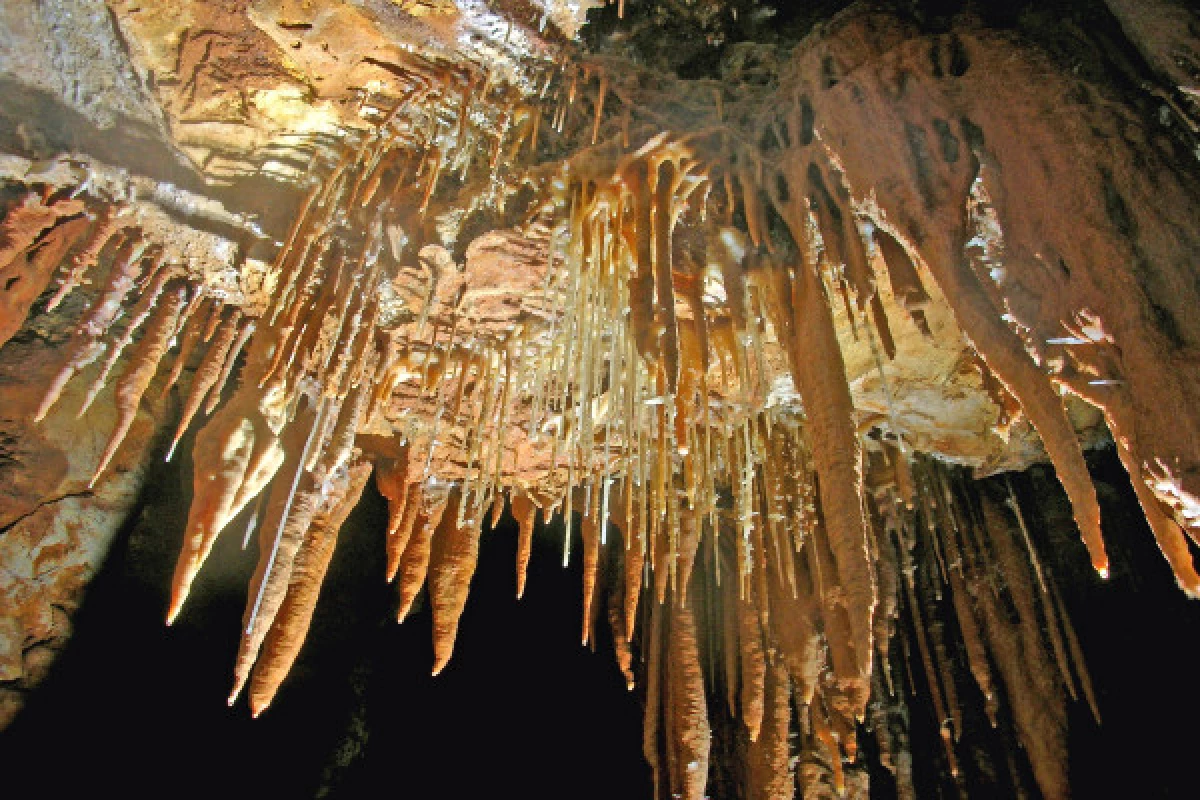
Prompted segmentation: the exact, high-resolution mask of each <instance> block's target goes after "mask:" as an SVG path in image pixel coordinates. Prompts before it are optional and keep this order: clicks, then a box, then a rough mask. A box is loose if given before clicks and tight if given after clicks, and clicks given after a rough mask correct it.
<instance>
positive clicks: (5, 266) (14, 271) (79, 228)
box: [0, 205, 89, 347]
mask: <svg viewBox="0 0 1200 800" xmlns="http://www.w3.org/2000/svg"><path fill="white" fill-rule="evenodd" d="M51 208H52V209H53V214H54V218H55V219H58V216H57V215H58V212H59V211H60V210H66V209H65V208H59V206H58V205H55V206H52V207H51ZM15 213H16V212H15V211H9V212H8V215H7V216H6V217H5V218H4V223H3V224H4V225H5V226H6V228H7V227H10V226H11V227H23V226H24V224H25V223H24V222H20V221H13V222H10V220H9V218H10V217H12V216H13V215H14V214H15ZM37 216H39V217H40V216H41V215H40V214H39V215H37ZM45 221H46V219H45V218H42V219H39V220H38V221H37V222H36V223H35V224H34V225H33V226H31V227H32V228H37V227H41V225H42V223H43V222H45ZM88 225H89V223H88V220H87V218H86V217H82V216H80V217H73V218H70V219H66V220H63V221H61V222H58V223H57V224H55V225H54V226H53V227H51V228H49V230H46V229H45V228H42V230H41V231H39V233H38V236H40V237H41V238H40V239H38V240H37V242H36V244H35V243H34V242H33V239H30V240H29V244H25V245H24V246H21V247H19V248H18V245H21V244H22V243H23V242H25V240H26V239H27V238H28V233H29V232H31V231H27V232H24V233H13V232H9V233H0V237H3V238H0V242H8V245H7V246H6V245H4V244H0V287H3V289H2V290H0V347H3V346H4V344H5V343H6V342H8V341H9V340H10V339H12V338H13V336H15V335H16V333H17V331H19V330H20V329H21V326H22V324H24V322H25V319H26V317H28V316H29V311H30V309H31V308H32V307H33V304H34V301H36V300H37V298H38V297H39V296H40V295H41V294H42V292H44V291H45V290H46V287H47V286H49V285H50V279H51V278H52V277H53V276H54V270H56V269H57V268H58V265H59V264H60V263H62V260H63V257H64V256H66V254H67V252H68V251H69V250H70V249H71V248H72V247H73V246H74V245H75V244H76V242H78V241H79V239H80V238H81V237H82V236H84V234H85V233H86V232H87V229H88ZM35 238H36V237H35ZM6 253H7V255H5V254H6Z"/></svg>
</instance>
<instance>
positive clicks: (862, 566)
mask: <svg viewBox="0 0 1200 800" xmlns="http://www.w3.org/2000/svg"><path fill="white" fill-rule="evenodd" d="M796 281H797V284H796V285H794V286H793V289H792V294H793V301H792V302H793V308H794V313H795V315H796V331H797V339H798V340H800V341H804V342H805V343H806V346H807V347H810V348H812V350H813V352H815V356H813V357H810V356H808V355H807V354H806V355H804V356H802V357H798V358H796V359H795V360H794V361H793V364H792V371H793V374H794V375H795V378H796V384H797V386H798V387H799V389H800V396H801V397H802V398H803V400H804V407H805V411H806V413H807V415H808V425H807V426H806V432H807V434H808V438H809V442H810V446H811V448H812V453H813V461H814V463H815V464H816V468H817V474H818V475H819V476H820V497H821V508H822V511H823V514H824V518H825V521H826V526H827V530H828V536H829V543H830V547H831V549H832V550H833V553H834V558H835V561H836V563H837V572H838V577H839V578H840V579H841V584H842V590H843V592H844V594H845V597H846V610H847V612H848V613H849V615H850V626H851V629H852V631H853V644H854V649H855V652H856V654H857V658H858V673H859V677H860V678H861V679H862V680H863V682H866V680H867V678H868V676H869V674H870V670H871V654H872V652H873V649H872V646H871V615H872V613H873V612H874V608H875V586H874V582H873V580H872V577H871V570H870V563H869V560H868V555H867V543H866V538H867V525H866V520H865V518H864V517H863V511H862V464H861V460H862V456H861V453H860V449H859V442H858V437H857V435H856V434H855V430H854V420H853V416H852V415H853V401H852V400H851V398H850V389H849V387H848V386H847V384H846V371H845V366H844V364H843V362H842V356H841V350H840V349H839V347H838V343H837V336H836V333H835V332H834V328H833V319H832V316H831V314H830V310H829V302H828V298H827V297H826V295H825V290H824V288H823V287H822V286H821V282H820V280H819V279H818V277H817V274H816V272H815V268H814V267H813V266H810V265H801V266H800V267H799V268H798V270H797V275H796Z"/></svg>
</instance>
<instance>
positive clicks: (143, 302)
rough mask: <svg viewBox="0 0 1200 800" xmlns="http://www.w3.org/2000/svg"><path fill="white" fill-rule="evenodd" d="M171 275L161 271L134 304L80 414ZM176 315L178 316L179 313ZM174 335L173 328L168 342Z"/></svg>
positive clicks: (103, 384)
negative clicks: (127, 321)
mask: <svg viewBox="0 0 1200 800" xmlns="http://www.w3.org/2000/svg"><path fill="white" fill-rule="evenodd" d="M170 277H171V276H170V275H168V274H167V273H165V272H160V273H159V275H158V277H157V278H156V279H155V280H154V282H153V284H151V285H150V286H149V287H147V288H146V289H145V290H144V291H143V294H142V296H141V297H140V298H138V301H137V304H136V305H134V307H133V310H132V311H131V312H130V313H129V324H128V325H126V326H125V331H124V332H123V333H122V334H121V338H120V339H118V340H117V342H116V343H115V344H113V345H112V346H111V347H109V348H108V357H107V358H106V359H105V360H104V366H102V367H101V368H100V374H99V375H97V376H96V379H95V380H94V381H92V385H91V387H90V388H89V389H88V392H87V395H86V396H85V397H84V399H83V404H82V405H81V406H80V408H79V416H81V417H82V416H83V415H84V413H85V412H86V411H87V410H88V408H89V407H90V406H91V404H92V402H93V401H94V400H95V399H96V395H98V394H99V393H100V391H101V390H102V389H103V388H104V386H105V384H106V383H107V382H108V375H109V373H110V372H111V371H112V368H113V367H114V366H116V363H117V361H118V359H120V357H121V354H122V353H124V352H125V348H126V347H128V346H129V343H130V342H132V341H133V335H134V333H136V332H137V330H138V329H139V328H140V327H141V326H142V323H143V322H145V321H146V319H147V318H148V317H149V316H150V312H151V310H153V308H154V305H155V303H157V302H158V296H159V294H160V293H161V292H162V290H163V287H164V286H165V285H166V283H167V279H168V278H170ZM176 316H178V314H177V315H176ZM174 335H175V331H174V330H171V331H170V332H169V335H168V336H167V342H168V343H169V342H170V340H171V339H172V338H173V337H174Z"/></svg>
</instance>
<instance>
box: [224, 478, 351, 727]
mask: <svg viewBox="0 0 1200 800" xmlns="http://www.w3.org/2000/svg"><path fill="white" fill-rule="evenodd" d="M370 477H371V465H370V464H368V463H365V462H359V463H356V464H353V465H351V466H350V467H349V468H348V470H347V473H346V475H345V477H344V478H340V479H339V480H338V482H337V485H336V488H335V489H334V491H333V492H332V493H331V495H330V500H328V501H326V502H325V503H324V504H323V506H322V508H321V509H320V511H318V512H317V514H316V516H315V517H314V518H313V521H312V524H311V525H310V526H309V528H308V532H307V533H306V534H305V536H304V541H303V542H302V543H301V544H300V549H299V550H298V551H297V552H296V559H295V562H294V564H293V566H292V571H291V576H290V579H289V581H288V587H287V593H286V595H285V596H284V599H283V603H282V605H280V607H279V612H278V613H277V614H276V615H275V620H274V622H273V623H272V624H271V629H270V630H269V631H268V632H267V636H266V639H265V640H264V641H263V646H262V650H261V652H260V654H259V657H258V660H257V661H256V663H255V665H254V670H253V672H252V674H251V677H250V688H249V692H248V694H249V700H250V713H251V714H253V715H254V716H255V717H257V716H258V715H259V714H261V713H262V712H263V711H265V710H266V708H267V706H269V705H270V704H271V701H272V700H273V699H274V698H275V693H276V692H277V691H278V690H279V687H280V685H281V684H282V683H283V681H284V678H285V677H286V676H287V674H288V672H289V671H290V670H291V668H292V664H294V663H295V661H296V656H297V655H299V653H300V647H301V645H303V644H304V639H305V637H306V636H307V634H308V628H309V625H310V624H311V623H312V616H313V612H314V610H315V609H316V605H317V597H318V596H319V594H320V592H321V584H322V583H323V582H324V580H325V573H326V571H327V570H328V569H329V562H330V560H331V559H332V558H333V551H334V548H335V547H336V546H337V537H338V532H339V531H340V530H341V528H342V525H343V524H344V523H345V521H346V517H348V516H349V515H350V512H351V511H352V510H353V509H354V507H355V506H356V505H357V504H358V501H359V498H361V496H362V491H363V488H364V487H365V486H366V485H367V481H368V479H369V478H370Z"/></svg>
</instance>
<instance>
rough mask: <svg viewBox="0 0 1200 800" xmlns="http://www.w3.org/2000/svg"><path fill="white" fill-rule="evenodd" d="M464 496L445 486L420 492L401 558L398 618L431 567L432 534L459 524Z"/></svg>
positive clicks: (409, 603) (412, 598) (421, 584)
mask: <svg viewBox="0 0 1200 800" xmlns="http://www.w3.org/2000/svg"><path fill="white" fill-rule="evenodd" d="M461 503H462V497H460V496H459V495H458V494H457V493H452V492H450V491H448V490H445V489H432V490H431V491H428V492H425V493H424V494H422V495H421V498H420V502H419V503H418V504H417V505H418V511H417V514H416V520H415V523H414V527H413V533H412V537H411V538H410V539H409V540H408V546H407V547H405V548H404V555H403V556H402V557H401V560H400V568H399V574H400V583H399V595H400V605H399V608H398V609H397V611H396V621H397V622H403V621H404V618H405V617H407V616H408V612H409V610H411V609H412V604H413V601H414V600H416V599H417V593H418V592H420V591H421V587H422V586H423V585H424V584H425V575H426V574H427V573H428V571H429V556H430V551H431V548H432V547H433V537H434V536H435V535H437V532H438V531H440V530H441V528H442V526H443V525H444V526H446V528H447V529H450V528H453V527H457V524H458V508H459V505H461Z"/></svg>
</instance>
